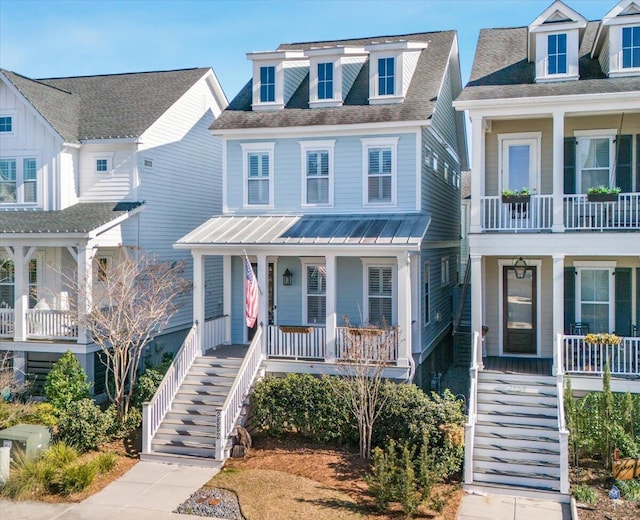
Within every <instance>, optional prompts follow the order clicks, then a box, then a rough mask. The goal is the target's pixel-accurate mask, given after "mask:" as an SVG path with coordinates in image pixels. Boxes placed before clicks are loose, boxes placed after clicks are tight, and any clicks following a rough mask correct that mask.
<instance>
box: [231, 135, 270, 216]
mask: <svg viewBox="0 0 640 520" xmlns="http://www.w3.org/2000/svg"><path fill="white" fill-rule="evenodd" d="M240 148H241V149H242V208H243V209H244V210H252V209H254V210H257V211H260V210H265V209H273V207H274V195H275V190H274V184H275V148H276V143H275V141H271V142H267V143H265V142H260V143H240ZM254 152H258V153H259V152H267V153H268V154H269V177H268V179H269V203H268V204H249V190H248V188H249V186H248V179H249V162H248V161H247V157H248V155H249V154H250V153H254Z"/></svg>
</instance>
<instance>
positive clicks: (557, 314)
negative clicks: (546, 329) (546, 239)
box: [552, 254, 564, 375]
mask: <svg viewBox="0 0 640 520" xmlns="http://www.w3.org/2000/svg"><path fill="white" fill-rule="evenodd" d="M552 291H553V375H559V374H562V372H563V369H562V351H561V350H559V345H558V344H557V341H558V335H560V337H562V335H563V334H564V255H560V254H556V255H553V289H552Z"/></svg>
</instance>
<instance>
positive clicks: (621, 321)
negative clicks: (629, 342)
mask: <svg viewBox="0 0 640 520" xmlns="http://www.w3.org/2000/svg"><path fill="white" fill-rule="evenodd" d="M615 273H616V275H615V279H616V281H615V284H616V331H615V332H616V334H617V335H618V336H631V298H632V296H631V268H630V267H618V268H616V270H615Z"/></svg>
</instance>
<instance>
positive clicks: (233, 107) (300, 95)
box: [211, 31, 455, 130]
mask: <svg viewBox="0 0 640 520" xmlns="http://www.w3.org/2000/svg"><path fill="white" fill-rule="evenodd" d="M454 37H455V31H442V32H428V33H417V34H407V35H399V36H378V37H375V38H361V39H353V40H337V41H325V42H306V43H288V44H282V45H280V47H279V48H278V50H291V49H308V48H310V47H319V46H327V45H353V46H362V45H367V44H369V43H372V42H379V41H399V40H408V41H427V42H429V46H428V47H427V48H426V49H425V50H423V51H422V54H421V56H420V59H419V60H418V65H417V66H416V70H415V73H414V75H413V79H412V80H411V84H410V85H409V89H408V91H407V95H406V98H405V101H404V102H403V103H398V104H389V105H369V101H368V97H369V69H368V65H365V66H363V67H362V69H361V70H360V74H358V77H357V78H356V80H355V81H354V83H353V86H352V87H351V90H350V91H349V93H348V94H347V97H346V99H345V101H344V104H343V106H341V107H335V108H322V109H313V110H312V109H309V80H308V74H307V77H306V78H305V79H304V80H303V81H302V83H301V84H300V86H299V87H298V89H297V90H296V92H294V94H293V96H292V97H291V99H290V100H289V102H288V104H287V106H286V107H285V108H284V110H276V111H267V112H264V111H263V112H258V111H256V112H253V111H252V110H251V103H252V80H249V82H248V83H247V84H246V85H245V86H244V88H243V89H242V90H241V91H240V92H239V94H238V95H237V96H236V97H235V98H234V99H233V101H231V103H230V104H229V106H228V107H227V109H226V110H225V111H224V112H222V114H221V115H220V117H218V119H216V121H214V122H213V124H212V125H211V129H212V130H222V129H232V128H265V127H266V128H278V127H287V126H312V125H313V126H315V125H340V124H354V123H355V124H357V123H375V122H390V121H424V120H428V119H429V118H430V117H431V116H432V115H433V111H434V110H435V106H436V101H437V96H438V93H439V90H440V85H441V83H442V81H443V78H444V74H445V71H446V69H447V66H448V58H449V54H450V52H451V46H452V44H453V40H454Z"/></svg>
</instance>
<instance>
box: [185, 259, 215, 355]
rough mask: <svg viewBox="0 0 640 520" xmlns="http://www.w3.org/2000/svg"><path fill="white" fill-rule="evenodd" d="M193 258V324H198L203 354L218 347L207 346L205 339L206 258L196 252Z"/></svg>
mask: <svg viewBox="0 0 640 520" xmlns="http://www.w3.org/2000/svg"><path fill="white" fill-rule="evenodd" d="M191 255H192V256H193V322H194V323H197V324H198V341H199V342H200V350H201V351H202V354H203V355H204V353H205V352H206V350H207V349H208V348H212V347H217V345H207V344H206V338H205V337H204V334H203V331H204V326H205V325H204V317H205V314H204V256H203V254H202V253H199V252H197V251H194V252H192V253H191Z"/></svg>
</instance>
